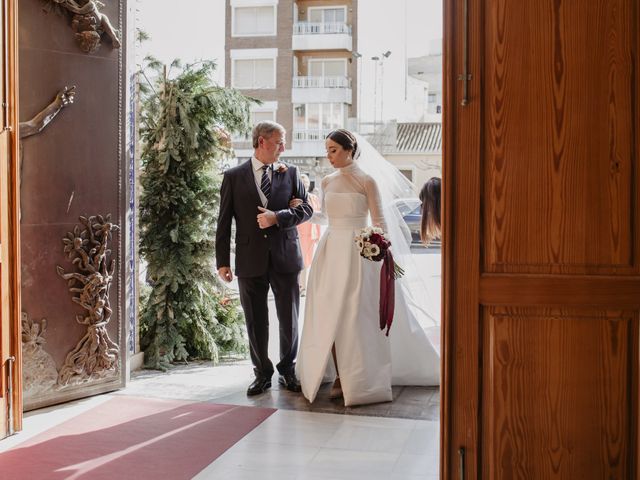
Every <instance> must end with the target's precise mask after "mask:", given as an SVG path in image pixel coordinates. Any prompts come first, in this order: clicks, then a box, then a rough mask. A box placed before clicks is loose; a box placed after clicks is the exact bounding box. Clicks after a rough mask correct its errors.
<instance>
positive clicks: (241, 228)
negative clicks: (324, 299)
mask: <svg viewBox="0 0 640 480" xmlns="http://www.w3.org/2000/svg"><path fill="white" fill-rule="evenodd" d="M280 163H282V162H280ZM293 197H295V198H300V199H302V201H303V203H302V205H300V206H298V207H296V208H289V201H290V200H291V199H292V198H293ZM259 206H260V207H261V206H262V202H261V201H260V196H259V195H258V187H257V186H256V181H255V177H254V175H253V168H252V166H251V160H248V161H246V162H245V163H243V164H241V165H238V166H237V167H234V168H230V169H229V170H227V171H226V172H225V173H224V178H223V180H222V187H221V189H220V214H219V215H218V228H217V230H216V264H217V268H221V267H229V266H231V265H230V264H231V261H230V253H231V222H232V219H235V221H236V265H235V274H236V276H238V277H257V276H260V275H264V274H265V273H266V272H267V269H268V268H269V257H271V263H272V266H273V269H274V270H275V271H276V272H280V273H293V272H299V271H300V270H302V269H303V268H304V264H303V260H302V253H301V251H300V243H299V241H298V230H297V228H296V226H297V225H299V224H301V223H302V222H305V221H307V220H309V218H311V215H312V214H313V209H312V208H311V205H309V202H308V197H307V191H306V189H305V188H304V185H303V184H302V181H301V180H300V175H299V174H298V170H297V169H296V167H294V166H292V165H287V170H286V171H284V172H280V173H279V172H277V171H274V172H273V175H272V179H271V196H270V198H269V202H268V203H267V209H269V210H272V211H274V212H275V214H276V217H277V219H278V223H277V225H274V226H272V227H269V228H267V229H264V230H262V229H260V227H259V226H258V222H257V220H256V216H257V215H258V213H260V212H259V211H258V207H259Z"/></svg>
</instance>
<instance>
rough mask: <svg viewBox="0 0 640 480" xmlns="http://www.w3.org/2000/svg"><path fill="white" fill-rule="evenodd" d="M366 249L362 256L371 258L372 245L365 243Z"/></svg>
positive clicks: (363, 250)
mask: <svg viewBox="0 0 640 480" xmlns="http://www.w3.org/2000/svg"><path fill="white" fill-rule="evenodd" d="M364 245H365V246H364V248H363V249H362V256H364V257H366V258H371V247H370V246H368V245H371V244H370V243H368V242H367V243H365V244H364Z"/></svg>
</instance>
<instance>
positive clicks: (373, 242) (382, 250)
mask: <svg viewBox="0 0 640 480" xmlns="http://www.w3.org/2000/svg"><path fill="white" fill-rule="evenodd" d="M355 242H356V246H357V248H358V252H359V253H360V256H362V257H364V258H366V259H367V260H371V261H373V262H380V261H382V269H381V270H380V330H384V329H385V327H386V329H387V332H386V335H387V336H389V329H390V328H391V323H392V322H393V310H394V308H395V280H396V279H398V278H400V277H402V275H404V270H403V269H402V268H401V267H400V266H399V265H398V264H397V263H395V262H394V260H393V255H392V254H391V250H390V247H391V242H390V241H389V240H387V239H386V238H385V236H384V231H383V230H382V229H381V228H378V227H365V228H363V229H362V230H361V231H360V233H359V234H358V235H356V237H355Z"/></svg>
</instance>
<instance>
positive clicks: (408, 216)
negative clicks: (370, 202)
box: [395, 198, 422, 243]
mask: <svg viewBox="0 0 640 480" xmlns="http://www.w3.org/2000/svg"><path fill="white" fill-rule="evenodd" d="M395 205H396V208H397V209H398V211H399V212H400V215H402V219H403V220H404V222H405V223H406V224H407V227H408V228H409V231H410V232H411V243H420V221H421V219H422V212H421V211H420V208H421V206H422V204H421V203H420V199H418V198H398V199H397V200H395Z"/></svg>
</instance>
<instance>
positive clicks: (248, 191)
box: [216, 122, 313, 395]
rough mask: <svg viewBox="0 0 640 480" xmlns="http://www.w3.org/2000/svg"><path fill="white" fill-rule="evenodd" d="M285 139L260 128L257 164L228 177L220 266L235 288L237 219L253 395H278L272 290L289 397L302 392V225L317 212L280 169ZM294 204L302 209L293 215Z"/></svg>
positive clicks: (273, 127) (271, 125)
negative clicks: (271, 349)
mask: <svg viewBox="0 0 640 480" xmlns="http://www.w3.org/2000/svg"><path fill="white" fill-rule="evenodd" d="M285 136H286V132H285V130H284V128H283V127H282V126H281V125H279V124H277V123H275V122H260V123H258V124H257V125H256V126H255V127H254V129H253V148H254V155H253V157H252V158H251V160H249V161H247V162H245V163H243V164H242V165H239V166H237V167H234V168H231V169H229V170H227V171H226V172H225V174H224V179H223V180H222V188H221V191H220V215H219V217H218V229H217V231H216V263H217V268H218V274H219V275H220V277H221V278H222V279H223V280H224V281H226V282H230V281H231V280H232V279H233V273H232V271H231V267H230V242H231V220H232V219H235V221H236V266H235V270H236V276H237V277H238V286H239V288H240V303H241V304H242V309H243V310H244V315H245V320H246V324H247V333H248V335H249V347H250V351H251V361H252V363H253V366H254V372H255V375H256V378H255V380H254V381H253V383H252V384H251V385H250V386H249V388H248V390H247V395H257V394H259V393H262V392H264V391H265V390H266V389H268V388H270V387H271V377H272V375H273V373H274V369H273V364H272V363H271V360H269V355H268V344H269V311H268V306H267V293H268V292H269V287H271V289H272V290H273V296H274V299H275V304H276V312H277V314H278V323H279V326H280V328H279V330H280V362H279V363H278V364H277V365H276V367H277V369H278V372H279V373H280V378H279V383H280V384H281V385H283V386H284V387H285V388H286V389H287V390H290V391H293V392H299V391H300V382H299V381H298V379H297V378H296V375H295V360H296V355H297V353H298V306H299V303H300V289H299V285H298V274H299V273H300V270H302V268H303V267H304V264H303V260H302V254H301V250H300V244H299V242H298V230H297V228H296V226H297V225H299V224H300V223H302V222H305V221H307V220H309V218H310V217H311V215H312V213H313V209H312V208H311V206H310V205H309V203H308V201H307V192H306V190H305V188H304V185H303V183H302V181H301V180H300V175H299V173H298V171H297V169H296V168H295V167H294V166H291V165H285V164H283V163H281V162H278V159H279V158H280V154H281V153H282V152H283V151H284V147H285ZM292 198H299V199H301V200H302V202H301V203H299V202H298V203H299V204H298V205H297V206H296V207H292V208H290V207H289V202H290V200H291V199H292Z"/></svg>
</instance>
